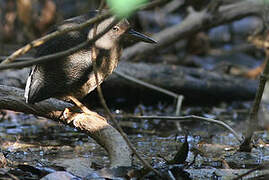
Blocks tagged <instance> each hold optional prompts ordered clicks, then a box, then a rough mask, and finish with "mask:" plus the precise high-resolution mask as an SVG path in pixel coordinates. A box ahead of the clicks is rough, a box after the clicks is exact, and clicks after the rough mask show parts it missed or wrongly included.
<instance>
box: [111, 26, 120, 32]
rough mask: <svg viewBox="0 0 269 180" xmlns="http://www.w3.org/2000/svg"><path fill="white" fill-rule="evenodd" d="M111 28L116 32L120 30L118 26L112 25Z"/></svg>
mask: <svg viewBox="0 0 269 180" xmlns="http://www.w3.org/2000/svg"><path fill="white" fill-rule="evenodd" d="M112 30H113V31H115V32H118V31H119V30H120V28H119V26H114V27H113V28H112Z"/></svg>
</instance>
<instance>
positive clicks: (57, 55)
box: [0, 22, 116, 70]
mask: <svg viewBox="0 0 269 180" xmlns="http://www.w3.org/2000/svg"><path fill="white" fill-rule="evenodd" d="M115 24H116V22H114V23H112V24H110V25H109V26H108V27H106V28H105V29H104V30H103V31H101V32H100V33H98V34H97V35H96V36H94V37H93V38H92V39H90V40H86V41H85V42H83V43H81V44H79V45H77V46H75V47H73V48H70V49H68V50H66V51H61V52H58V53H55V54H50V55H46V56H42V57H39V58H36V59H34V58H33V59H32V60H29V61H23V62H17V63H10V64H1V65H0V70H4V69H10V68H22V67H27V66H32V65H34V64H40V63H43V62H47V61H49V60H53V59H56V58H60V57H64V56H67V55H69V54H72V53H74V52H76V51H78V50H79V49H82V48H83V47H85V46H87V45H91V44H93V43H94V42H95V41H96V40H97V39H99V38H100V37H102V36H103V35H104V34H105V33H107V32H108V31H109V30H110V29H111V28H112V27H113V26H114V25H115Z"/></svg>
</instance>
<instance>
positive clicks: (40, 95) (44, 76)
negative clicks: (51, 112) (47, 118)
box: [25, 12, 155, 104]
mask: <svg viewBox="0 0 269 180" xmlns="http://www.w3.org/2000/svg"><path fill="white" fill-rule="evenodd" d="M95 15H97V12H90V13H88V14H86V15H82V16H78V17H75V18H71V19H68V20H65V21H64V22H63V23H62V24H61V25H59V26H58V27H57V28H56V29H54V30H53V31H55V30H58V29H64V28H66V27H73V26H75V25H78V24H81V23H83V22H85V21H86V20H88V19H90V18H91V17H93V16H95ZM114 19H115V17H111V18H108V19H106V20H104V21H102V22H101V23H99V24H98V26H97V28H96V34H98V33H99V32H102V31H103V30H104V29H105V28H106V27H108V26H109V25H110V23H111V22H113V20H114ZM93 32H94V28H93V26H92V27H88V28H84V29H82V30H79V31H71V32H68V33H67V34H64V35H62V36H58V37H56V38H54V39H51V40H49V41H47V42H45V43H44V44H43V45H41V46H40V47H39V48H38V49H37V54H36V57H40V56H44V55H49V54H53V53H57V52H60V51H64V50H67V49H69V48H72V47H74V46H77V45H79V44H81V43H82V42H84V41H86V40H87V38H89V39H91V38H93V34H94V33H93ZM127 35H128V38H130V37H133V38H134V39H136V40H139V41H144V42H148V43H155V41H154V40H153V39H151V38H149V37H147V36H145V35H143V34H141V33H138V32H136V31H134V30H133V29H131V28H130V24H129V23H128V21H127V20H126V19H123V20H121V21H119V23H118V24H116V25H115V26H114V27H113V28H112V29H110V30H109V31H108V32H107V33H106V34H104V35H103V36H102V37H101V38H99V39H98V40H97V41H95V44H94V45H95V47H96V53H97V54H96V55H97V57H96V69H97V77H98V83H99V84H101V83H102V82H103V81H104V80H105V79H106V78H107V77H108V76H109V75H110V74H111V73H112V72H113V70H114V69H115V68H116V66H117V64H118V60H119V58H120V56H121V52H122V46H121V44H122V40H123V39H125V40H126V39H127V40H128V38H123V37H125V36H126V37H127ZM91 50H92V46H91V45H88V46H86V47H84V48H82V49H80V50H78V51H77V52H75V53H73V54H70V55H68V56H65V57H61V58H59V59H53V60H51V61H48V62H45V63H42V64H38V65H35V66H33V68H32V70H31V72H30V75H29V77H28V80H27V83H26V87H25V99H26V102H27V103H30V104H34V103H37V102H39V101H42V100H45V99H48V98H51V97H54V98H59V99H62V100H67V101H70V100H72V101H74V100H79V101H80V100H82V99H83V98H84V97H85V96H86V95H87V94H88V93H89V92H91V91H92V90H94V89H95V88H96V87H97V83H96V78H95V74H94V69H93V62H92V61H93V58H92V53H91Z"/></svg>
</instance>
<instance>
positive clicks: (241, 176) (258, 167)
mask: <svg viewBox="0 0 269 180" xmlns="http://www.w3.org/2000/svg"><path fill="white" fill-rule="evenodd" d="M266 167H268V163H267V164H260V165H259V166H257V167H255V168H253V169H251V170H249V171H247V172H245V173H243V174H241V175H239V176H237V177H236V178H234V179H233V180H239V179H242V178H243V177H246V176H247V175H249V174H250V173H252V172H254V171H257V170H262V169H265V168H266Z"/></svg>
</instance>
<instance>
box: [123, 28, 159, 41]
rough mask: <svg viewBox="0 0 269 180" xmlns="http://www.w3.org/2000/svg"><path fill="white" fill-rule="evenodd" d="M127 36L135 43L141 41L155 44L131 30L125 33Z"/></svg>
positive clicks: (150, 39) (148, 38)
mask: <svg viewBox="0 0 269 180" xmlns="http://www.w3.org/2000/svg"><path fill="white" fill-rule="evenodd" d="M127 34H128V35H129V36H131V38H132V39H135V40H136V41H143V42H147V43H157V42H156V41H155V40H154V39H152V38H150V37H148V36H146V35H144V34H142V33H139V32H137V31H135V30H133V29H130V30H129V31H128V33H127Z"/></svg>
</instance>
